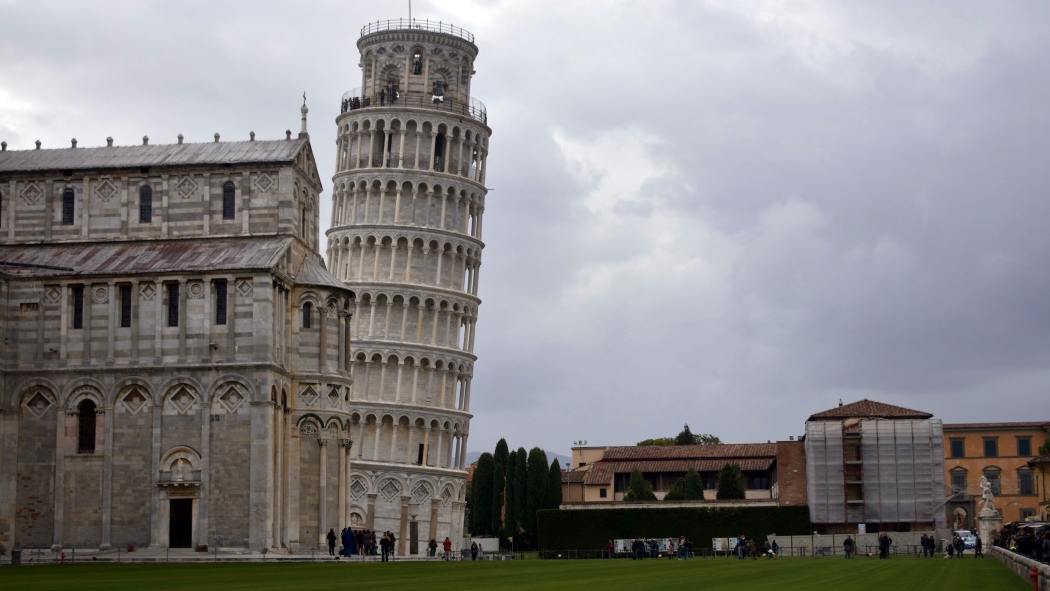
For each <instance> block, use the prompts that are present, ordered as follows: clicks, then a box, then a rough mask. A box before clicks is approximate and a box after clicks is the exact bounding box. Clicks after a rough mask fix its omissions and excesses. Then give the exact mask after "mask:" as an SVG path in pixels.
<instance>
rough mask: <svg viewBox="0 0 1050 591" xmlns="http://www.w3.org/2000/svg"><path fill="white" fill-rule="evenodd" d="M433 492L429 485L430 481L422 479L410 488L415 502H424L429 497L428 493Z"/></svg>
mask: <svg viewBox="0 0 1050 591" xmlns="http://www.w3.org/2000/svg"><path fill="white" fill-rule="evenodd" d="M433 493H434V491H433V489H432V488H431V487H430V483H428V482H426V481H423V482H420V483H419V484H417V485H416V486H415V488H413V489H412V498H413V499H415V500H416V502H417V503H425V502H427V500H429V499H430V495H432V494H433Z"/></svg>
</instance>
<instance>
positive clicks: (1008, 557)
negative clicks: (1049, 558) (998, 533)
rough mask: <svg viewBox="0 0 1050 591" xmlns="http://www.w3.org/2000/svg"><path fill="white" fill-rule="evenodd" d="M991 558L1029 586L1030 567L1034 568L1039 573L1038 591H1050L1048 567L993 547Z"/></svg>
mask: <svg viewBox="0 0 1050 591" xmlns="http://www.w3.org/2000/svg"><path fill="white" fill-rule="evenodd" d="M992 556H994V557H995V558H996V559H997V560H998V561H999V562H1001V563H1003V564H1005V565H1006V566H1007V568H1009V569H1010V570H1012V571H1014V572H1015V573H1017V576H1019V577H1021V578H1022V579H1024V581H1025V583H1028V584H1029V585H1031V584H1032V577H1031V572H1032V567H1033V566H1034V567H1036V568H1037V569H1038V571H1039V591H1050V566H1048V565H1045V564H1043V563H1041V562H1036V561H1034V560H1032V559H1031V558H1025V557H1024V556H1021V555H1020V554H1016V553H1014V552H1011V551H1009V550H1006V549H1003V548H999V547H995V546H993V547H992Z"/></svg>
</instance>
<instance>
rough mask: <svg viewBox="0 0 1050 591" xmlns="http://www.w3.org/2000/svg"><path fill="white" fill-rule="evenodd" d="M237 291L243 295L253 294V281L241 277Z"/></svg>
mask: <svg viewBox="0 0 1050 591" xmlns="http://www.w3.org/2000/svg"><path fill="white" fill-rule="evenodd" d="M237 293H239V294H241V297H245V298H246V297H248V296H250V295H252V282H251V281H248V280H247V279H241V280H240V281H238V282H237Z"/></svg>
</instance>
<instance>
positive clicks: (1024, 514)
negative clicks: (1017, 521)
mask: <svg viewBox="0 0 1050 591" xmlns="http://www.w3.org/2000/svg"><path fill="white" fill-rule="evenodd" d="M1029 517H1035V509H1030V508H1023V509H1021V521H1024V520H1026V519H1028V518H1029Z"/></svg>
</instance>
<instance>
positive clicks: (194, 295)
mask: <svg viewBox="0 0 1050 591" xmlns="http://www.w3.org/2000/svg"><path fill="white" fill-rule="evenodd" d="M188 287H189V288H188V289H187V290H186V292H187V295H188V296H189V298H190V299H191V300H199V299H203V298H204V282H202V281H190V282H189V286H188Z"/></svg>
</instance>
